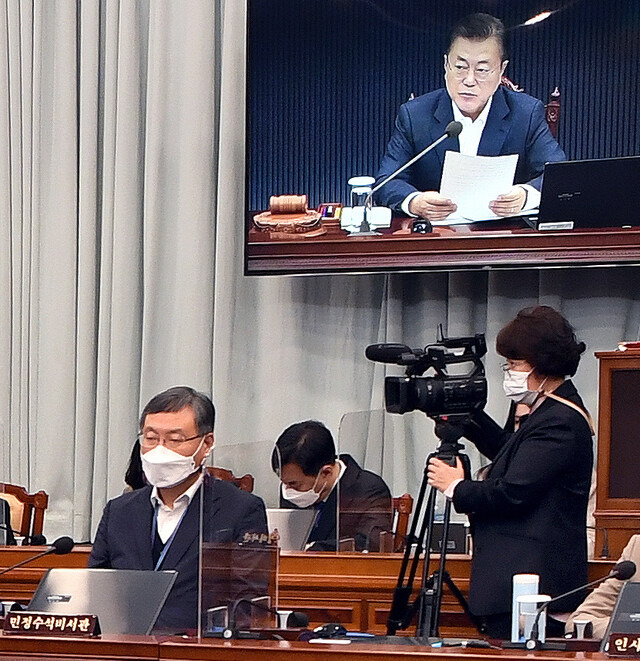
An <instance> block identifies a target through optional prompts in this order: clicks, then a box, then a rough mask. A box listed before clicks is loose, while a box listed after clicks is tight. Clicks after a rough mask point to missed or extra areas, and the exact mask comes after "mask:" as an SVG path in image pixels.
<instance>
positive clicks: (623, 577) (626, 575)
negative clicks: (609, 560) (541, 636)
mask: <svg viewBox="0 0 640 661" xmlns="http://www.w3.org/2000/svg"><path fill="white" fill-rule="evenodd" d="M635 573H636V563H635V562H631V560H623V561H622V562H619V563H618V564H617V565H616V566H615V567H614V568H613V569H612V570H611V571H610V572H609V573H608V574H607V575H606V576H603V577H601V578H597V579H596V580H595V581H591V583H587V584H586V585H581V586H580V587H577V588H575V589H573V590H569V592H565V593H564V594H561V595H559V596H557V597H554V598H553V599H549V601H545V602H544V604H542V605H540V606H538V609H537V610H536V618H535V620H534V621H533V626H532V627H531V633H530V634H529V638H528V640H527V642H526V643H525V647H526V648H527V649H528V650H534V649H537V648H538V647H539V646H540V641H539V640H538V627H539V623H540V616H541V615H542V613H543V612H544V611H545V610H546V609H547V608H548V606H549V604H552V603H553V602H554V601H559V600H560V599H564V598H565V597H569V596H570V595H572V594H575V593H576V592H580V591H581V590H586V589H587V588H591V587H593V586H594V585H597V584H598V583H602V582H604V581H606V580H608V579H610V578H617V579H618V580H620V581H627V580H629V579H630V578H631V577H632V576H633V575H634V574H635Z"/></svg>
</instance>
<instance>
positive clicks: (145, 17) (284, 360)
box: [0, 0, 640, 540]
mask: <svg viewBox="0 0 640 661" xmlns="http://www.w3.org/2000/svg"><path fill="white" fill-rule="evenodd" d="M244 46H245V8H244V3H243V2H241V1H240V0H163V1H154V0H139V1H138V2H133V1H131V0H122V1H120V2H119V1H118V0H101V1H99V0H95V1H94V2H81V1H80V0H40V1H37V0H36V1H34V2H32V3H26V2H22V1H21V0H1V1H0V437H1V442H2V446H1V447H2V451H1V454H0V458H1V466H0V477H1V478H2V479H3V480H5V481H11V482H16V483H20V484H23V485H25V486H27V487H28V488H29V489H31V490H36V489H44V490H45V491H47V492H48V493H49V494H50V497H51V499H50V507H49V511H48V513H47V517H46V525H45V532H46V534H47V535H48V536H49V537H50V538H52V537H55V536H57V535H61V534H72V535H73V536H74V537H75V538H76V539H78V540H86V539H89V538H90V537H91V534H92V532H93V531H94V530H95V527H96V525H97V522H98V519H99V516H100V513H101V511H102V508H103V506H104V504H105V502H106V500H107V499H108V498H111V497H114V496H116V495H118V494H119V493H120V492H121V491H122V488H123V486H124V484H123V474H124V469H125V466H126V462H127V459H128V456H129V451H130V448H131V444H132V442H133V440H134V437H135V434H136V429H137V417H138V414H139V410H140V407H141V405H142V404H143V403H144V402H145V401H146V400H147V399H148V398H149V397H150V396H151V395H153V394H154V393H155V392H158V391H159V390H161V389H163V388H165V387H168V386H170V385H174V384H178V383H188V384H190V385H193V386H194V387H196V388H199V389H202V390H205V391H208V392H211V391H212V390H213V397H214V401H215V403H216V407H217V410H218V421H217V424H216V439H217V440H216V442H217V444H218V445H219V446H220V447H221V448H224V447H231V446H233V445H235V444H243V445H249V444H251V443H257V442H262V443H263V444H264V445H265V446H268V445H269V444H271V443H272V442H273V440H274V439H275V438H276V437H277V435H278V434H279V433H280V431H282V429H283V428H284V427H285V426H286V425H288V424H290V423H291V422H294V421H297V420H301V419H304V418H310V417H312V418H317V419H321V420H324V421H325V422H326V423H327V424H328V425H329V427H330V428H331V429H332V431H333V432H334V434H336V436H337V435H338V427H339V424H340V420H341V418H342V416H343V415H344V414H345V413H348V412H354V411H366V410H368V409H379V408H381V407H382V387H383V378H384V374H385V369H384V368H383V367H382V366H380V365H374V364H373V363H370V362H369V361H367V360H366V359H365V358H364V347H365V346H366V345H367V344H370V343H372V342H378V341H403V342H406V343H407V344H409V345H410V346H414V347H418V346H423V345H424V344H426V343H429V342H432V341H433V340H434V339H435V336H436V329H437V326H438V324H440V323H442V324H443V325H444V328H445V332H448V333H449V334H451V335H465V334H469V333H476V332H486V333H487V340H488V343H489V345H490V351H489V355H488V356H487V360H486V364H487V371H488V375H489V379H490V398H489V404H488V410H489V411H490V412H491V413H493V414H494V415H495V416H497V417H501V416H503V415H504V413H505V410H506V404H505V402H504V398H503V397H502V395H501V388H500V381H499V380H500V370H499V360H498V358H497V357H496V356H495V354H494V353H493V352H492V350H491V345H492V342H493V341H494V339H495V336H496V333H497V331H498V330H499V328H500V327H501V326H502V325H503V324H504V323H505V322H506V321H507V320H508V319H509V318H510V317H511V316H513V314H514V313H515V312H516V311H517V310H518V309H520V308H521V307H523V306H524V305H529V304H532V303H536V302H543V303H549V304H552V305H554V306H556V307H558V308H559V309H561V310H562V312H563V313H565V314H566V316H567V317H568V318H569V319H570V320H571V321H572V322H573V323H574V325H575V326H576V328H577V330H578V333H579V335H580V336H581V338H582V339H584V340H585V341H586V342H587V344H588V347H589V348H588V353H587V355H586V356H585V359H584V361H583V365H582V366H581V368H580V371H579V373H578V377H577V379H576V381H577V384H578V387H579V388H580V390H581V392H582V393H583V395H584V397H585V400H586V402H587V404H588V406H589V407H590V409H591V411H592V412H594V413H596V402H597V364H596V360H595V358H594V357H593V351H596V350H603V349H611V348H615V345H616V342H617V341H618V340H621V339H636V338H637V337H638V332H639V328H640V301H639V297H640V294H639V293H638V292H639V290H640V287H638V282H639V278H638V271H637V269H636V268H634V267H626V268H610V269H606V268H599V269H581V270H574V269H566V270H558V269H554V270H513V271H495V272H491V273H487V272H468V273H464V272H461V273H451V274H447V273H414V274H395V275H384V274H377V275H366V276H356V275H349V276H346V275H344V276H316V277H306V278H296V277H280V278H270V277H265V278H255V277H253V278H246V277H244V276H243V275H242V241H243V204H244V199H243V196H244V190H243V186H244V177H245V161H244V108H245V105H244V104H245V91H244ZM392 371H393V368H392ZM408 426H410V425H408ZM421 429H422V428H421ZM429 430H430V427H428V429H427V432H426V433H425V432H424V431H421V432H420V437H419V438H418V436H415V435H414V437H412V438H409V440H408V441H407V440H406V439H404V437H402V436H401V435H399V436H394V442H395V443H397V444H398V446H397V447H395V448H386V449H385V448H382V449H380V448H377V447H374V445H375V444H376V443H377V444H381V443H383V442H384V438H383V437H381V436H380V434H378V435H376V436H375V437H373V436H372V437H371V438H369V439H368V443H369V444H370V447H369V449H368V450H367V453H368V454H369V456H370V457H377V458H378V459H379V458H380V457H384V456H388V453H389V452H393V453H394V454H395V455H396V461H395V464H394V466H393V469H392V470H391V472H390V473H389V480H390V482H391V488H392V491H393V492H394V493H401V492H402V491H404V490H406V488H405V487H407V485H408V486H409V488H413V487H414V486H415V482H416V480H417V479H419V476H420V472H421V469H422V466H423V463H424V459H425V457H426V453H428V452H429V451H430V450H431V449H433V447H435V439H434V438H433V436H432V435H431V436H429ZM471 453H472V454H473V452H471ZM233 454H235V456H237V457H239V456H246V455H242V454H241V453H233ZM473 458H474V462H477V461H478V457H477V456H476V455H475V454H473ZM254 472H255V477H256V480H257V482H258V483H260V482H261V481H266V479H267V476H268V474H269V472H270V469H269V467H268V465H266V464H265V465H264V466H262V467H260V468H259V469H256V470H255V471H254Z"/></svg>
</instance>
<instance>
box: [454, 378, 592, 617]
mask: <svg viewBox="0 0 640 661" xmlns="http://www.w3.org/2000/svg"><path fill="white" fill-rule="evenodd" d="M555 393H556V394H557V395H559V396H560V397H564V398H565V399H568V400H570V401H572V402H574V403H575V404H578V406H580V407H581V408H584V405H583V403H582V400H581V399H580V396H579V395H578V393H577V391H576V389H575V387H574V385H573V383H572V382H571V381H565V382H564V383H563V384H562V385H561V386H560V387H559V388H557V390H556V391H555ZM467 432H468V433H466V434H465V435H466V436H467V438H469V440H472V441H473V442H474V443H475V444H476V446H477V447H478V449H479V450H480V451H481V452H482V453H483V454H484V455H486V456H487V457H489V458H490V459H492V460H493V464H492V466H491V469H490V470H489V472H488V475H487V478H486V479H485V480H484V481H480V482H478V481H472V480H464V481H463V482H460V483H459V484H458V486H457V487H456V489H455V492H454V496H453V504H454V505H455V508H456V510H457V511H458V512H465V513H467V514H469V518H470V520H471V525H472V534H473V560H472V565H471V586H470V590H469V605H470V607H471V610H472V612H473V613H475V614H476V615H490V614H497V613H508V612H509V611H510V610H511V591H512V577H513V575H514V574H523V573H533V574H539V575H540V593H541V594H549V595H551V596H552V597H555V596H558V595H560V594H562V593H563V592H568V591H569V590H572V589H574V588H577V587H578V586H580V585H583V584H585V583H586V582H587V580H588V579H587V539H586V516H587V501H588V498H589V484H590V482H591V469H592V465H593V447H592V439H591V432H590V430H589V426H588V424H587V422H586V420H585V419H584V418H583V417H582V416H581V415H580V414H579V413H578V412H577V411H574V410H573V409H572V408H570V407H569V406H567V405H566V404H562V403H561V402H557V401H555V400H553V399H550V398H547V399H545V400H544V402H543V403H542V404H541V405H540V406H539V408H537V409H535V410H534V412H533V413H532V414H530V415H529V416H523V418H522V419H521V421H520V428H519V429H518V431H516V432H515V433H513V434H509V433H506V432H504V431H503V430H501V429H500V428H499V427H498V426H497V425H496V424H495V423H494V422H493V421H492V420H491V419H490V418H489V417H488V416H486V414H484V413H481V414H479V415H477V416H476V425H475V426H474V428H469V429H468V430H467ZM583 598H584V594H576V595H574V596H573V597H570V598H568V599H563V600H561V601H559V602H558V603H557V604H554V605H553V606H554V608H553V609H552V610H556V611H571V610H573V609H574V608H575V607H576V606H577V605H578V604H579V603H580V602H581V601H582V599H583Z"/></svg>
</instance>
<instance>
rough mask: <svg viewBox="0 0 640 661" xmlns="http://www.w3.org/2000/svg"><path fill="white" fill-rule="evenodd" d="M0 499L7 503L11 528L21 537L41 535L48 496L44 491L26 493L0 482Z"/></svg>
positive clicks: (22, 489) (21, 489)
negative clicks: (9, 510)
mask: <svg viewBox="0 0 640 661" xmlns="http://www.w3.org/2000/svg"><path fill="white" fill-rule="evenodd" d="M0 498H4V500H6V501H7V502H8V503H9V508H10V509H11V528H12V529H13V531H14V532H15V533H16V534H18V535H21V536H22V537H31V536H33V535H42V528H43V526H44V513H45V510H46V509H47V507H48V505H49V496H48V495H47V494H46V493H45V492H44V491H37V492H36V493H27V490H26V489H25V488H24V487H20V486H17V485H16V484H7V483H6V482H0Z"/></svg>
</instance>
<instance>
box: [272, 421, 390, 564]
mask: <svg viewBox="0 0 640 661" xmlns="http://www.w3.org/2000/svg"><path fill="white" fill-rule="evenodd" d="M271 466H272V468H273V470H274V471H275V472H276V473H277V475H278V476H279V477H280V481H281V482H282V490H281V495H280V507H289V508H296V507H297V508H307V507H314V508H315V509H316V510H317V511H318V514H317V516H316V521H315V525H314V527H313V530H312V531H311V535H310V536H309V547H308V549H309V550H312V551H335V550H336V549H337V546H338V541H337V540H338V538H339V539H354V540H355V546H356V549H357V550H359V551H362V550H368V551H377V550H378V549H379V545H380V533H381V532H385V531H389V530H390V528H391V525H392V515H393V513H392V506H391V493H390V492H389V488H388V487H387V485H386V484H385V483H384V480H383V479H382V478H381V477H380V476H379V475H376V474H375V473H372V472H371V471H368V470H364V469H362V468H360V466H358V464H357V463H356V461H355V460H354V459H353V457H352V456H351V455H348V454H342V455H340V456H339V457H338V456H337V453H336V446H335V443H334V442H333V437H332V436H331V432H330V431H329V430H328V429H327V428H326V427H325V426H324V425H323V424H322V423H321V422H317V421H315V420H307V421H305V422H298V423H296V424H294V425H291V426H290V427H288V428H287V429H285V430H284V431H283V432H282V434H281V435H280V437H279V438H278V440H277V441H276V446H275V448H274V449H273V453H272V455H271ZM336 521H337V523H336Z"/></svg>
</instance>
